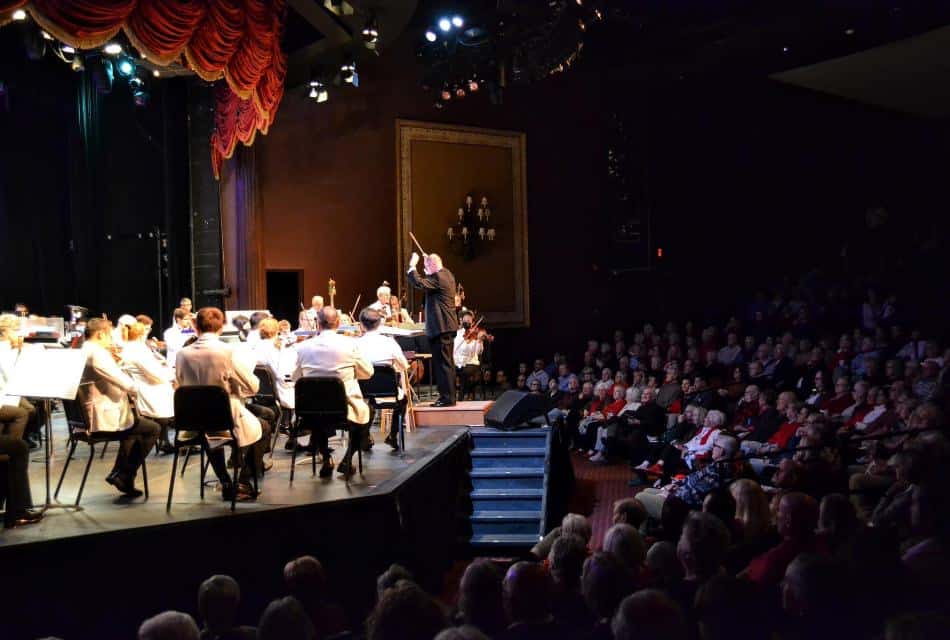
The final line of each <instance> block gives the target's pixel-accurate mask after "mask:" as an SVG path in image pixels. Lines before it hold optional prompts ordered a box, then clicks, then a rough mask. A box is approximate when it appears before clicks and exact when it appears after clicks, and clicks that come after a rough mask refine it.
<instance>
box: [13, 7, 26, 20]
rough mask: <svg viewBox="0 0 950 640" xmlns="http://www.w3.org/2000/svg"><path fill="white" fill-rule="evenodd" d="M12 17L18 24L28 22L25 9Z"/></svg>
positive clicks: (14, 13) (15, 12)
mask: <svg viewBox="0 0 950 640" xmlns="http://www.w3.org/2000/svg"><path fill="white" fill-rule="evenodd" d="M10 17H11V18H13V19H14V20H15V21H16V22H23V21H24V20H26V11H24V10H23V9H17V10H16V11H14V12H13V15H12V16H10Z"/></svg>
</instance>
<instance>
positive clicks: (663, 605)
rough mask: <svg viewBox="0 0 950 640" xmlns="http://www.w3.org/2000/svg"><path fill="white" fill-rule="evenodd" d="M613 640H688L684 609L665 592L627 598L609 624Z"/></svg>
mask: <svg viewBox="0 0 950 640" xmlns="http://www.w3.org/2000/svg"><path fill="white" fill-rule="evenodd" d="M610 629H611V631H612V632H613V638H614V640H687V638H689V637H690V633H689V627H688V626H687V624H686V618H685V616H684V615H683V610H682V609H681V608H680V606H679V605H678V604H676V603H675V602H674V601H673V600H671V599H670V598H669V596H667V595H666V594H665V593H663V592H662V591H658V590H656V589H644V590H643V591H638V592H637V593H634V594H632V595H629V596H627V597H626V598H624V600H623V602H621V603H620V606H619V607H618V608H617V613H615V614H614V617H613V620H612V621H611V623H610Z"/></svg>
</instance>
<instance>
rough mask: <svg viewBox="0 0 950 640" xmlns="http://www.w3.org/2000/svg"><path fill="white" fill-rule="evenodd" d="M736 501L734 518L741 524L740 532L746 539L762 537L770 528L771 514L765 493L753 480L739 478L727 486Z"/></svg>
mask: <svg viewBox="0 0 950 640" xmlns="http://www.w3.org/2000/svg"><path fill="white" fill-rule="evenodd" d="M729 492H730V493H731V494H732V497H733V498H734V499H735V501H736V518H737V519H738V520H739V521H740V522H741V523H742V532H743V535H745V536H746V537H748V538H757V537H759V536H762V535H763V534H765V533H766V532H768V530H769V529H770V528H771V526H772V512H771V511H770V510H769V499H768V497H766V495H765V491H763V490H762V487H761V486H759V483H758V482H756V481H755V480H750V479H748V478H740V479H739V480H736V481H735V482H733V483H732V484H731V485H730V486H729Z"/></svg>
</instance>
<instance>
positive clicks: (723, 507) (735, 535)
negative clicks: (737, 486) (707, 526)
mask: <svg viewBox="0 0 950 640" xmlns="http://www.w3.org/2000/svg"><path fill="white" fill-rule="evenodd" d="M703 513H708V514H710V515H713V516H716V517H717V518H719V520H720V521H721V522H722V523H723V524H724V525H726V529H728V530H729V537H730V542H733V541H736V540H739V539H740V538H741V535H742V528H741V525H740V524H739V522H738V521H737V520H736V500H735V498H733V497H732V494H731V493H729V489H728V488H726V487H720V488H718V489H713V490H712V491H710V492H709V493H708V494H706V497H705V498H704V499H703Z"/></svg>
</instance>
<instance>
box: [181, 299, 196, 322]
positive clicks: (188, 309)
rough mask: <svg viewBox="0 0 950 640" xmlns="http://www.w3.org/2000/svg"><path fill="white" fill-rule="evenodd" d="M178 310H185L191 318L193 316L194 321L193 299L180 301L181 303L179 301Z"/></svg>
mask: <svg viewBox="0 0 950 640" xmlns="http://www.w3.org/2000/svg"><path fill="white" fill-rule="evenodd" d="M178 308H179V309H184V310H185V313H187V314H188V315H189V316H191V317H192V320H194V316H195V314H194V312H193V310H192V306H191V298H182V299H181V300H179V301H178Z"/></svg>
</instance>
